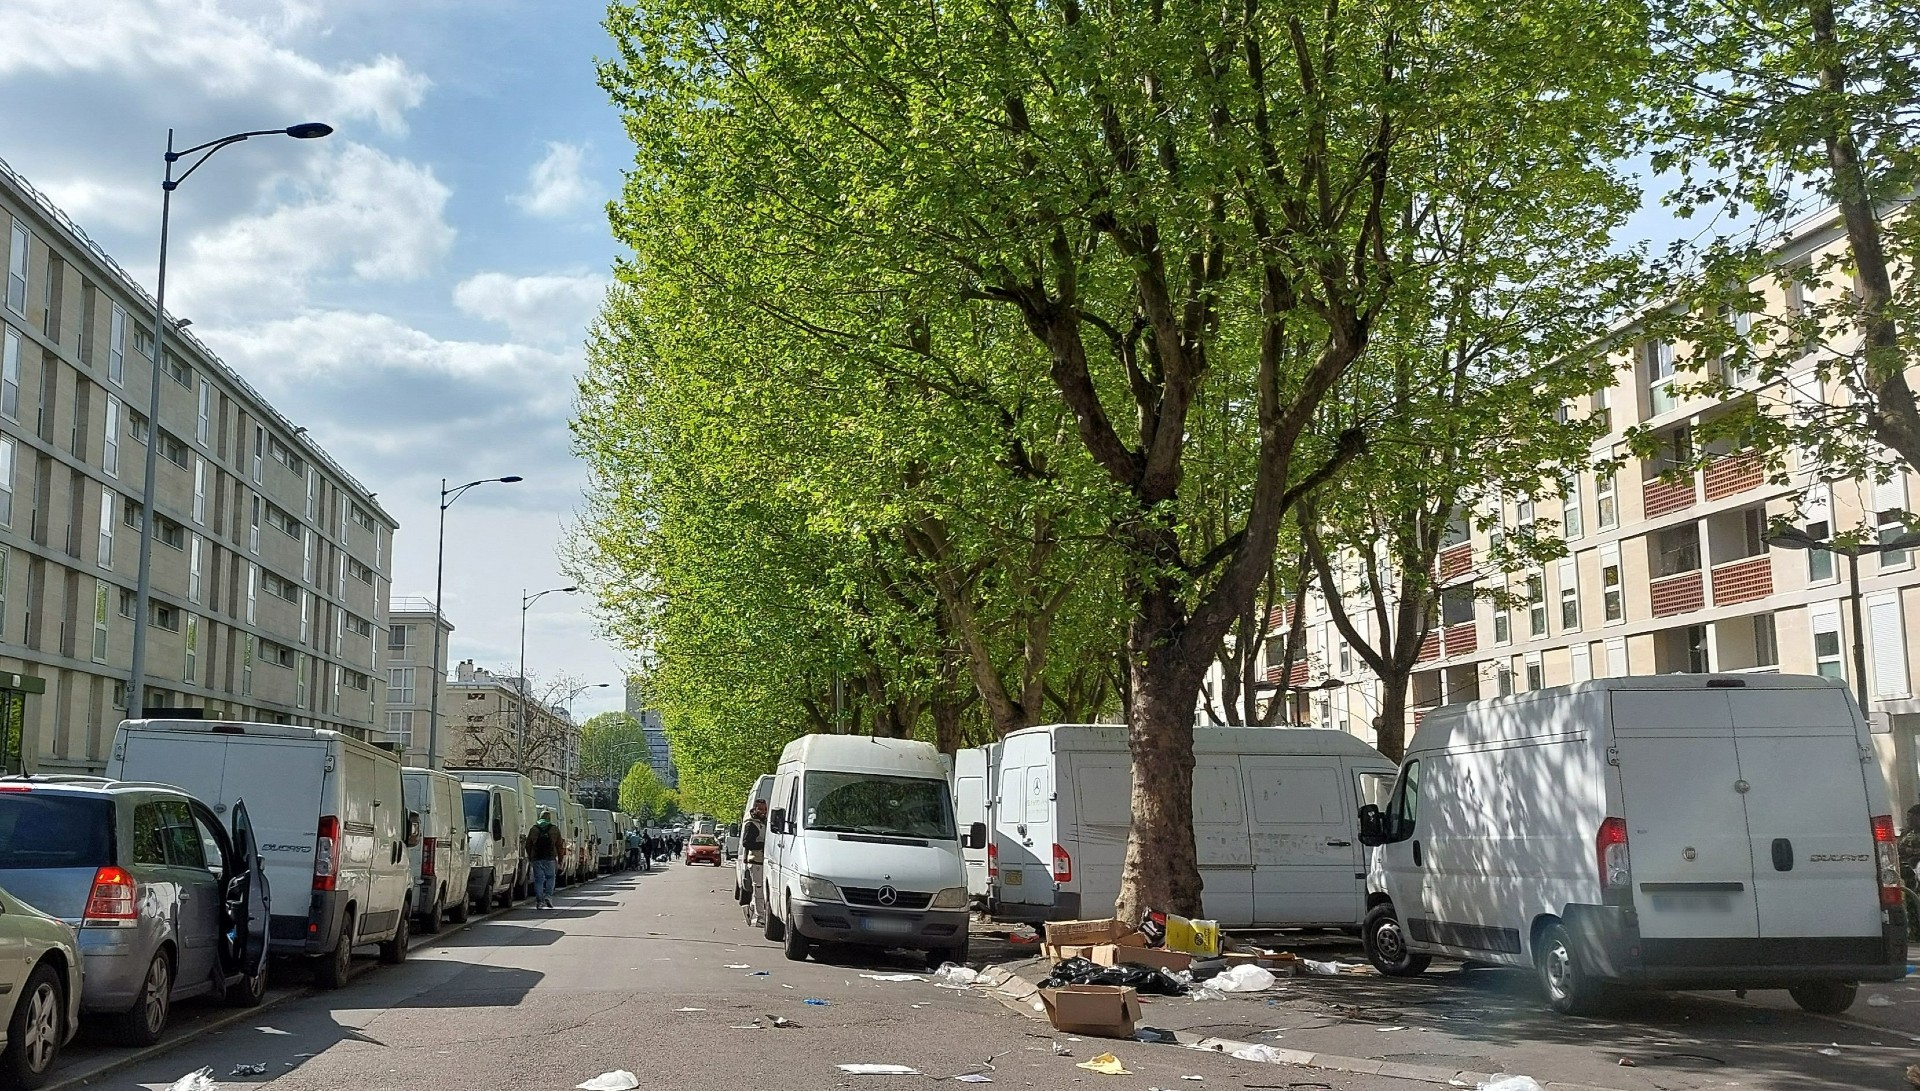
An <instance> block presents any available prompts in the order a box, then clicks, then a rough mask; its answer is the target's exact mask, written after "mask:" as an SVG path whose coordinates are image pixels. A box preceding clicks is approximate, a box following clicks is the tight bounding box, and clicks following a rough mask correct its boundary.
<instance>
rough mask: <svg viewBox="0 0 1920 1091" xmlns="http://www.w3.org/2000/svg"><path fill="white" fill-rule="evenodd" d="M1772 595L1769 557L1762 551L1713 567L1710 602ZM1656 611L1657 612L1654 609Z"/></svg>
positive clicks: (1729, 603)
mask: <svg viewBox="0 0 1920 1091" xmlns="http://www.w3.org/2000/svg"><path fill="white" fill-rule="evenodd" d="M1771 594H1773V558H1772V557H1770V556H1768V555H1767V554H1765V553H1762V554H1761V555H1760V556H1758V557H1745V558H1742V559H1740V560H1737V561H1728V562H1727V563H1726V564H1722V565H1715V566H1714V569H1713V604H1714V605H1715V606H1732V605H1734V604H1735V603H1741V602H1752V601H1753V600H1754V599H1763V598H1766V597H1767V596H1768V595H1771ZM1656 612H1657V611H1656Z"/></svg>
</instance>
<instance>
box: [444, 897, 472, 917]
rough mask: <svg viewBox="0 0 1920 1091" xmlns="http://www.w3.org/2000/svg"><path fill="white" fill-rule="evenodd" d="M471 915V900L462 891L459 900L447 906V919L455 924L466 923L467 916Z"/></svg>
mask: <svg viewBox="0 0 1920 1091" xmlns="http://www.w3.org/2000/svg"><path fill="white" fill-rule="evenodd" d="M472 915H473V900H472V899H471V898H468V897H467V896H466V894H465V893H464V892H462V893H461V895H460V900H459V901H457V902H455V903H453V904H452V905H450V906H448V907H447V919H448V920H450V921H452V922H453V923H455V924H465V923H467V918H468V917H470V916H472Z"/></svg>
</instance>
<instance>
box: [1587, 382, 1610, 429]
mask: <svg viewBox="0 0 1920 1091" xmlns="http://www.w3.org/2000/svg"><path fill="white" fill-rule="evenodd" d="M1612 398H1613V389H1612V388H1611V387H1605V386H1603V387H1601V388H1600V389H1598V390H1596V391H1594V392H1593V396H1592V398H1591V399H1589V405H1590V407H1591V409H1592V411H1593V418H1594V419H1595V420H1597V421H1599V422H1600V431H1601V432H1602V433H1606V432H1611V431H1613V406H1612Z"/></svg>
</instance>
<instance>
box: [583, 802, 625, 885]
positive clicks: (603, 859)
mask: <svg viewBox="0 0 1920 1091" xmlns="http://www.w3.org/2000/svg"><path fill="white" fill-rule="evenodd" d="M616 835H617V830H616V827H615V826H614V824H613V812H612V811H608V810H602V809H601V808H599V807H588V808H587V837H588V838H589V839H590V840H591V842H592V844H593V870H594V872H596V873H598V874H601V875H605V874H606V873H608V872H610V871H612V870H613V852H614V844H615V841H616ZM620 851H621V852H622V853H624V852H626V848H625V847H624V846H623V847H621V849H620Z"/></svg>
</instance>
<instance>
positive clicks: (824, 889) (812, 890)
mask: <svg viewBox="0 0 1920 1091" xmlns="http://www.w3.org/2000/svg"><path fill="white" fill-rule="evenodd" d="M800 896H801V897H803V898H807V899H809V900H811V901H816V902H837V901H839V900H840V888H839V887H837V886H834V885H833V884H832V883H830V882H827V881H826V880H825V879H816V878H814V877H813V876H811V875H802V876H800Z"/></svg>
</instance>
